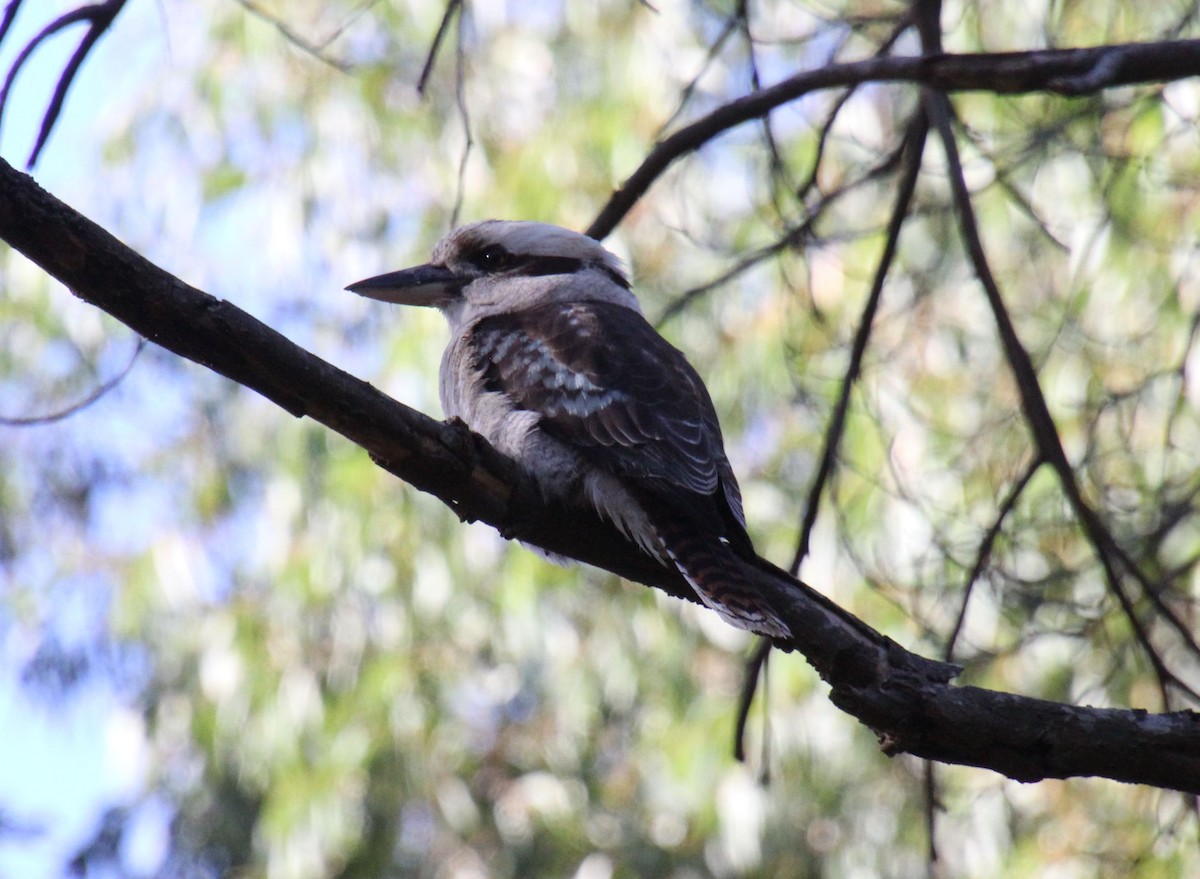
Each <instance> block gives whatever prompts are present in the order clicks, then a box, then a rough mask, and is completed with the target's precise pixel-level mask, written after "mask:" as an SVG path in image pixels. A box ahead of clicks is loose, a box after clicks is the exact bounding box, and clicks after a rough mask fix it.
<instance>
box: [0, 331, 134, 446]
mask: <svg viewBox="0 0 1200 879" xmlns="http://www.w3.org/2000/svg"><path fill="white" fill-rule="evenodd" d="M145 347H146V340H145V338H143V337H141V336H139V337H138V340H137V344H136V345H134V347H133V353H132V354H130V355H129V362H128V363H126V364H125V366H124V367H123V368H122V369H121V371H120V372H118V373H117V374H116V375H114V376H113V377H112V378H110V379H108V380H107V381H104V382H102V383H101V384H99V385H98V386H97V387H96V388H95V389H94V390H92V392H91V393H89V394H88V395H87V396H86V397H84V398H83V399H82V400H79V401H78V402H75V403H72V404H71V405H69V406H66V407H64V408H62V409H59V410H57V411H55V412H48V413H46V414H45V415H25V416H18V417H9V416H4V415H0V425H4V426H5V427H37V426H41V425H44V424H53V423H54V422H56V421H62V420H63V419H66V418H70V417H71V416H72V415H75V414H76V413H77V412H82V411H83V410H84V409H86V408H88V407H89V406H91V405H92V404H93V403H95V402H96V401H97V400H99V399H100V398H101V397H103V396H104V395H105V394H107V393H109V392H110V391H112V390H114V389H115V388H116V387H117V386H118V385H119V384H121V382H123V381H125V377H126V376H127V375H129V373H130V372H132V371H133V366H134V364H135V363H137V359H138V355H139V354H141V353H142V349H143V348H145Z"/></svg>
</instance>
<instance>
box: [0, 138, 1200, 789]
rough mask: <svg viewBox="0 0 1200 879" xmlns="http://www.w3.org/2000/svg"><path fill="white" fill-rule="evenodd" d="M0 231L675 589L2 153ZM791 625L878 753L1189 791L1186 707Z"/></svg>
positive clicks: (559, 542)
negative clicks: (956, 678) (1060, 694)
mask: <svg viewBox="0 0 1200 879" xmlns="http://www.w3.org/2000/svg"><path fill="white" fill-rule="evenodd" d="M0 239H3V240H5V241H7V242H8V243H9V244H10V245H12V246H13V247H14V248H16V249H17V250H19V251H21V252H22V253H24V254H25V255H26V256H27V257H29V258H30V259H31V260H33V261H34V262H35V263H37V264H38V265H40V266H41V267H42V268H43V269H45V270H46V271H47V272H48V273H49V274H51V275H53V276H54V277H56V278H58V279H59V280H60V281H62V282H63V283H64V284H66V285H67V286H68V287H69V288H71V290H72V291H73V292H74V293H75V295H76V296H78V297H79V298H81V299H83V300H84V301H86V302H89V303H91V304H93V305H96V306H97V307H99V308H102V309H103V310H104V311H106V312H108V313H109V314H111V315H113V316H114V317H116V318H117V319H118V320H120V321H122V322H123V323H126V324H128V325H129V326H130V327H131V328H133V329H134V330H136V331H137V332H139V333H141V334H142V335H144V336H146V337H147V338H148V339H150V340H152V341H154V342H155V343H157V344H159V345H161V346H162V347H164V348H166V349H168V350H170V351H173V352H175V353H177V354H179V355H181V356H183V357H186V358H188V359H190V360H193V361H195V362H197V363H200V364H202V365H204V366H207V367H208V368H210V369H213V370H214V371H216V372H219V373H220V374H222V375H225V376H227V377H229V378H231V379H233V380H234V381H236V382H238V383H240V384H243V385H246V386H247V387H249V388H252V389H254V390H256V391H258V392H259V393H260V394H262V395H263V396H265V397H266V398H267V399H269V400H271V401H273V402H275V403H276V404H278V405H279V406H280V407H281V408H283V409H285V410H286V411H287V412H289V413H291V414H292V415H295V416H297V417H300V416H308V417H310V418H313V419H314V420H316V421H319V422H321V423H322V424H325V425H326V426H328V427H330V428H332V429H333V430H335V431H337V432H338V433H340V434H342V435H343V436H345V437H346V438H348V439H350V440H351V441H352V442H354V443H356V444H358V445H360V446H362V447H363V448H364V449H366V450H367V451H368V452H369V453H370V454H371V456H372V457H373V458H374V459H375V460H376V461H377V462H378V463H379V464H380V466H382V467H384V468H385V469H387V470H388V471H389V472H391V473H393V474H395V475H397V476H399V477H400V478H401V479H403V480H405V481H406V482H409V483H410V484H412V485H413V486H415V487H417V488H419V489H421V490H423V491H427V492H430V493H431V494H433V495H435V496H436V497H438V498H440V499H441V500H442V501H444V502H445V503H446V504H448V505H449V506H450V507H451V508H452V509H454V511H455V512H456V513H457V514H458V515H459V516H460V517H461V518H463V519H464V520H475V519H478V520H482V521H485V522H488V523H489V524H491V525H493V526H494V527H496V528H497V529H498V530H499V531H500V532H501V533H502V534H504V535H505V536H506V537H516V538H520V539H521V540H524V541H527V542H529V543H534V544H536V545H538V546H541V547H543V548H545V549H548V550H550V551H552V552H556V553H560V554H564V555H568V556H571V557H573V558H577V559H579V560H581V561H586V562H588V563H590V564H594V565H596V566H598V567H601V568H605V569H607V570H610V571H613V572H614V573H617V574H619V575H621V576H623V577H626V578H628V579H631V580H636V581H638V582H641V583H644V584H646V585H650V586H655V587H657V588H660V589H664V590H665V591H667V592H669V593H671V594H672V595H677V596H686V595H688V590H687V589H686V587H685V586H684V584H683V583H682V582H681V581H680V578H679V576H678V574H676V573H675V572H674V571H671V570H668V569H667V568H664V567H661V566H659V565H658V564H657V563H655V562H653V561H652V560H650V559H649V557H648V556H646V555H645V554H643V553H641V552H639V551H638V550H636V548H634V547H632V546H631V545H630V544H629V543H627V542H626V541H625V539H624V538H623V537H622V536H621V535H620V534H619V533H618V532H617V531H616V530H615V529H614V528H612V527H611V526H610V525H609V524H607V523H605V522H603V521H601V520H599V519H597V518H596V517H595V516H594V514H591V513H590V512H588V511H585V510H576V509H567V508H562V507H554V508H551V507H548V506H547V505H546V504H545V503H544V502H543V501H541V499H540V498H538V496H537V494H536V492H535V491H534V490H533V489H532V486H531V484H530V482H529V480H528V479H527V478H526V477H525V476H524V475H523V474H522V473H521V472H520V470H519V469H518V468H517V467H516V465H515V464H513V463H512V462H511V461H509V460H508V459H506V458H504V457H503V456H501V455H500V454H499V453H497V452H496V451H495V450H494V449H492V448H490V447H489V446H488V445H487V444H486V443H485V442H483V440H482V439H480V438H479V437H477V436H475V435H474V434H471V433H470V432H469V431H467V430H466V429H465V428H464V427H462V426H461V425H455V424H445V423H442V422H438V421H435V420H433V419H431V418H429V417H427V416H425V415H422V414H421V413H420V412H417V411H416V410H413V409H410V408H409V407H407V406H404V405H403V404H401V403H397V402H396V401H394V400H392V399H390V398H389V397H387V396H386V395H384V394H382V393H380V392H379V391H377V390H376V389H375V388H373V387H371V386H370V385H368V384H367V383H365V382H362V381H360V380H358V379H356V378H354V377H353V376H350V375H348V374H346V373H344V372H342V371H341V370H339V369H337V368H335V367H334V366H332V365H330V364H328V363H325V362H324V361H322V360H320V359H319V358H317V357H315V356H314V355H312V354H310V353H309V352H307V351H305V350H303V349H301V348H299V347H297V346H296V345H294V344H292V343H291V342H289V341H288V340H287V339H285V338H284V337H283V336H281V335H280V334H279V333H277V332H275V331H274V330H272V329H271V328H270V327H267V326H265V325H264V324H262V323H260V322H259V321H257V320H255V319H254V318H253V317H251V316H250V315H248V314H246V313H245V312H243V311H241V310H240V309H238V308H236V307H235V306H233V305H231V304H230V303H228V302H224V301H222V300H220V299H217V298H215V297H213V296H210V295H208V294H207V293H204V292H202V291H199V290H196V289H194V288H192V287H190V286H188V285H187V284H185V283H184V282H182V281H180V280H179V279H178V278H175V277H173V276H172V275H170V274H169V273H167V272H165V271H164V270H162V269H160V268H158V267H157V266H155V265H153V264H151V263H150V262H149V261H147V260H146V259H144V258H143V257H141V256H140V255H138V254H137V253H135V252H133V251H132V250H130V249H129V248H127V247H125V246H124V245H123V244H121V243H120V242H119V241H117V240H116V239H115V238H114V237H113V236H112V235H110V234H109V233H107V232H106V231H104V230H103V229H101V228H100V227H99V226H96V225H95V224H94V223H92V222H90V221H89V220H87V219H86V218H84V217H82V216H81V215H79V214H78V213H76V212H75V211H73V210H71V209H70V208H69V207H67V206H66V205H64V204H63V203H61V202H59V201H58V200H56V199H55V198H53V197H52V196H50V195H49V194H48V193H46V192H44V191H43V190H42V189H41V188H40V187H38V186H37V184H36V183H34V182H33V180H32V179H31V178H29V177H28V176H26V175H24V174H22V173H20V172H18V171H16V170H14V169H13V168H12V167H11V166H9V165H8V164H7V163H4V162H2V161H0ZM772 600H777V601H778V603H779V608H778V609H779V611H780V614H781V616H782V617H783V619H784V620H785V622H789V623H791V622H792V621H801V620H805V621H809V622H810V623H811V622H812V621H813V620H820V619H821V615H822V614H824V613H826V611H825V608H824V607H823V605H821V604H819V603H811V604H808V603H806V602H805V599H804V597H803V596H802V595H800V596H798V595H797V594H795V593H793V592H790V591H788V590H785V589H783V588H781V589H780V594H779V595H778V596H773V597H772ZM843 613H844V612H843ZM847 616H848V615H847ZM835 622H836V623H839V624H835ZM864 628H867V629H868V630H869V627H865V624H864ZM794 630H796V631H801V632H802V633H803V635H802V637H799V638H797V640H796V643H795V644H794V645H784V646H794V647H795V648H796V649H798V650H800V651H801V652H802V653H804V654H805V656H807V657H809V658H810V661H813V662H814V664H816V665H817V666H818V668H820V669H821V670H822V674H823V676H824V677H825V678H826V680H827V681H828V682H829V684H830V686H831V688H832V691H831V699H832V700H833V702H834V703H835V704H836V705H838V706H839V707H840V708H842V709H843V710H845V711H847V712H848V713H850V714H852V715H854V716H855V717H857V718H858V719H859V720H861V721H862V722H864V723H866V724H867V725H869V726H870V727H871V728H872V729H874V730H875V731H876V733H877V734H878V735H879V737H880V741H881V742H882V743H883V746H884V750H885V751H886V753H888V754H899V753H910V754H915V755H917V756H920V757H925V758H927V759H931V760H939V761H942V762H949V763H960V764H966V765H971V766H978V767H983V768H988V769H992V770H995V771H997V772H1001V773H1003V774H1005V775H1007V776H1009V777H1010V778H1015V779H1019V780H1022V781H1034V780H1038V779H1042V778H1065V777H1070V776H1091V775H1099V776H1103V777H1106V778H1111V779H1115V780H1118V781H1127V782H1134V783H1141V784H1150V785H1155V786H1158V787H1164V788H1170V789H1175V790H1181V791H1188V792H1191V793H1200V715H1196V714H1193V713H1192V712H1175V713H1172V714H1158V715H1152V714H1147V713H1146V712H1144V711H1138V710H1116V709H1097V708H1084V707H1073V706H1069V705H1060V704H1057V703H1053V702H1046V701H1044V700H1040V699H1031V698H1028V697H1024V696H1017V695H1009V694H1005V693H997V692H993V691H990V690H983V689H979V688H976V687H952V686H950V685H949V683H948V682H947V680H946V678H947V675H946V674H944V671H945V668H946V667H945V666H943V665H942V664H940V663H937V662H935V661H933V660H925V659H922V658H920V657H917V656H915V655H914V654H911V653H908V652H907V651H905V650H904V649H903V648H901V647H899V645H896V644H895V643H893V642H891V641H890V640H887V639H881V640H880V641H879V642H875V641H873V640H872V639H870V638H867V637H865V636H863V635H861V634H860V633H859V632H858V631H857V630H856V629H853V628H850V627H847V626H845V625H844V624H841V621H830V622H828V624H826V625H823V626H821V625H817V626H815V627H811V628H804V627H801V628H799V629H794ZM831 650H832V651H834V654H833V661H832V662H831V661H830V656H829V651H831ZM814 654H816V655H817V656H818V659H814Z"/></svg>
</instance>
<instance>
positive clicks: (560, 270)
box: [511, 256, 629, 290]
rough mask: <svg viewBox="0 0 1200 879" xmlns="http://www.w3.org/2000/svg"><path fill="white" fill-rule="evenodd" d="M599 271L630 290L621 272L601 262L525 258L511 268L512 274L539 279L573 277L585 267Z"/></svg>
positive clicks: (540, 257) (539, 257)
mask: <svg viewBox="0 0 1200 879" xmlns="http://www.w3.org/2000/svg"><path fill="white" fill-rule="evenodd" d="M585 265H586V266H590V267H591V268H596V269H599V270H600V271H602V272H604V273H605V274H606V275H608V277H609V278H610V279H611V280H612V281H613V283H615V284H617V285H619V286H621V287H624V288H625V289H626V290H628V289H629V282H628V281H627V280H625V278H624V277H622V276H621V273H620V272H616V271H613V270H612V269H611V268H610V267H608V266H606V265H604V263H599V262H587V263H585V262H584V261H583V260H581V259H578V258H577V257H573V256H525V257H520V258H518V259H516V260H515V261H514V263H513V265H512V266H511V271H512V274H514V275H527V276H529V277H538V276H541V275H573V274H574V273H575V272H578V271H581V270H582V269H583V268H584V266H585Z"/></svg>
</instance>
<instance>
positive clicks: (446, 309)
mask: <svg viewBox="0 0 1200 879" xmlns="http://www.w3.org/2000/svg"><path fill="white" fill-rule="evenodd" d="M346 289H347V290H350V291H352V292H354V293H358V294H359V295H360V296H366V297H369V298H371V299H378V300H381V301H383V302H395V303H398V304H400V305H431V306H434V307H436V308H438V309H440V310H441V311H442V312H443V313H444V314H445V315H446V316H447V318H449V320H450V322H451V324H452V325H454V324H456V323H458V322H460V321H463V320H466V319H475V318H479V317H483V316H485V315H487V314H495V313H499V312H504V311H517V310H520V309H522V308H528V307H531V306H535V305H544V304H546V303H548V302H556V301H557V302H581V301H603V302H612V303H615V304H618V305H624V306H626V307H629V308H633V309H634V310H637V311H640V308H639V306H638V303H637V299H636V298H635V297H634V295H633V293H631V292H630V289H629V279H628V277H627V276H626V274H625V271H624V269H623V268H622V266H621V261H620V260H619V259H617V257H616V256H614V255H613V254H612V253H610V252H609V251H607V250H605V249H604V247H602V246H601V245H600V243H599V242H598V241H596V240H595V239H593V238H589V237H587V236H586V235H581V234H579V233H578V232H572V231H570V230H569V229H563V228H562V227H560V226H552V225H550V224H548V223H534V222H528V221H518V220H483V221H482V222H479V223H471V224H470V225H467V226H460V227H459V228H458V229H455V230H454V231H453V232H451V233H450V234H449V235H447V236H446V237H445V238H443V239H442V240H441V241H439V242H438V243H437V245H436V246H435V247H434V248H433V257H432V259H430V261H429V262H428V263H426V264H424V265H419V266H414V267H412V268H409V269H401V270H400V271H397V272H389V273H388V274H386V275H379V276H377V277H374V278H368V279H366V280H364V281H357V282H356V283H353V284H351V285H350V286H349V287H347V288H346Z"/></svg>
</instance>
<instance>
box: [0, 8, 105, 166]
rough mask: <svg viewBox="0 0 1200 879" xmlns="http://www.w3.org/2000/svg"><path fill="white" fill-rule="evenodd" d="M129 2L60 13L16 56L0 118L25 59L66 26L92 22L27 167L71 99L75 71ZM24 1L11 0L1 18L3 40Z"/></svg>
mask: <svg viewBox="0 0 1200 879" xmlns="http://www.w3.org/2000/svg"><path fill="white" fill-rule="evenodd" d="M125 2H126V0H103V2H101V3H93V4H91V5H90V6H80V7H79V8H77V9H72V10H71V11H70V12H67V13H64V14H63V15H60V16H59V17H58V18H56V19H54V21H52V22H50V24H48V25H46V26H45V27H44V28H42V30H41V31H39V32H38V34H37V36H35V37H34V38H33V39H32V40H30V41H29V42H28V43H27V44H26V46H25V48H24V49H22V50H21V52H20V54H19V55H17V57H16V60H14V61H13V64H12V67H10V68H9V70H8V76H7V77H6V78H5V80H4V85H3V87H0V121H2V120H3V118H4V110H5V109H6V107H7V106H8V95H9V92H10V90H11V89H12V86H13V83H14V82H15V81H16V78H17V74H18V73H20V72H21V68H22V67H23V66H24V65H25V62H26V61H28V60H29V59H30V57H31V56H32V55H33V53H34V52H35V51H37V48H38V47H39V46H41V45H42V43H44V42H45V41H46V40H48V39H49V38H50V37H52V36H54V35H55V34H56V33H58V32H59V31H61V30H63V29H64V28H67V27H70V26H71V25H73V24H79V23H80V22H88V29H87V32H86V33H85V34H84V35H83V39H82V40H80V42H79V46H78V47H77V48H76V49H75V52H74V53H73V54H72V55H71V57H70V59H69V60H68V61H67V64H66V66H65V67H64V68H63V72H62V74H61V75H60V76H59V78H58V84H57V85H56V86H55V87H54V94H53V95H51V97H50V103H49V105H48V106H47V107H46V115H45V116H43V117H42V127H41V130H40V131H38V136H37V141H36V142H35V143H34V145H33V151H32V152H31V153H30V154H29V160H28V161H27V162H26V167H28V168H32V167H33V166H34V165H36V164H37V160H38V156H40V155H41V153H42V148H43V147H44V146H45V145H46V141H48V140H49V139H50V132H51V131H53V130H54V123H55V122H57V121H58V115H59V113H61V112H62V108H63V104H64V102H65V101H66V99H67V92H68V91H69V90H70V88H71V84H72V83H73V82H74V81H75V74H77V73H78V72H79V68H80V67H81V66H82V65H83V62H84V59H85V58H87V56H88V54H89V53H90V52H91V51H92V49H93V48H94V47H95V45H96V43H97V42H98V41H99V40H100V38H101V37H102V36H104V32H105V31H107V30H108V29H109V27H110V26H111V25H112V23H113V21H114V19H116V17H117V13H119V12H120V11H121V10H122V9H123V8H124V7H125ZM22 3H23V0H11V2H10V3H9V5H8V8H7V9H6V10H5V14H4V19H3V20H2V21H0V42H3V40H4V37H5V36H7V35H8V30H9V28H10V27H11V26H12V23H13V21H14V20H15V19H16V17H17V12H18V11H19V9H20V7H21V5H22Z"/></svg>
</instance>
